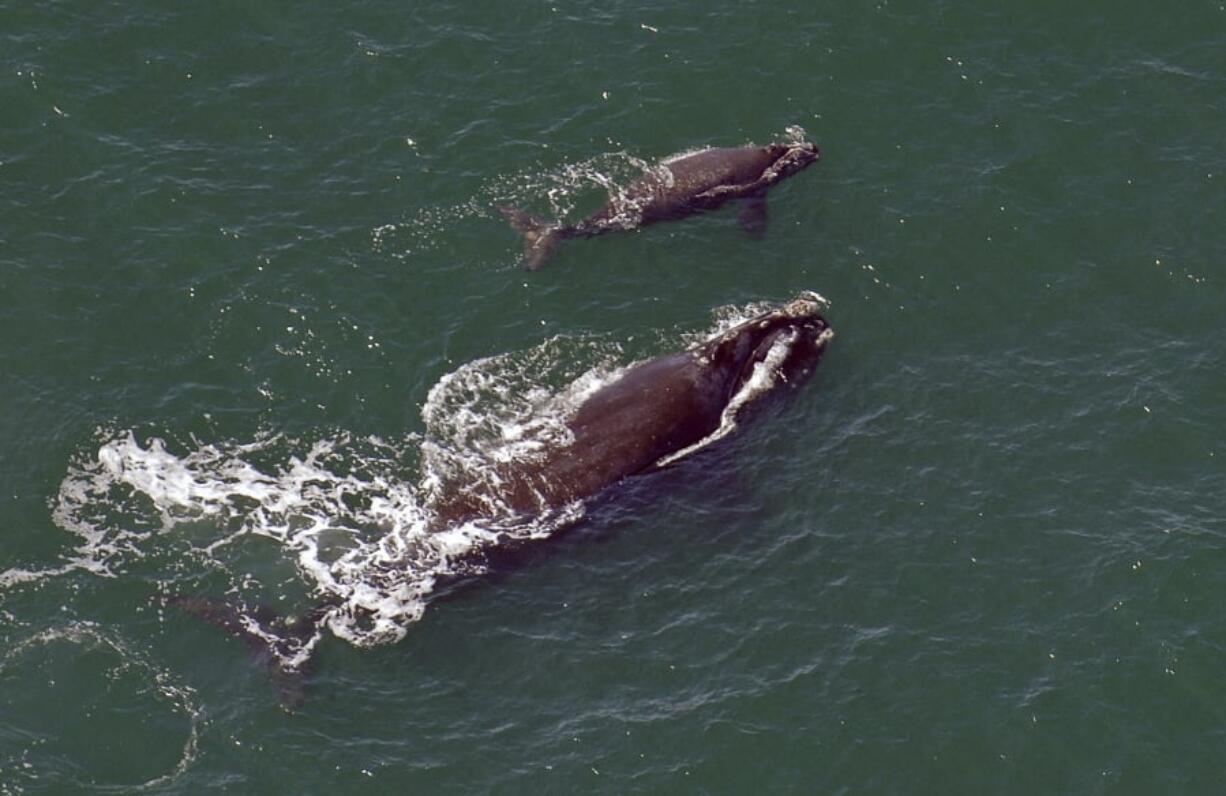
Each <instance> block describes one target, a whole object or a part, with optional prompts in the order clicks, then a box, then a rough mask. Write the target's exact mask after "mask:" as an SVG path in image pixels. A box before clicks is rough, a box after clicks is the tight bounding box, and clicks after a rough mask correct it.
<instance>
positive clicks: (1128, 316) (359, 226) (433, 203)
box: [0, 0, 1226, 796]
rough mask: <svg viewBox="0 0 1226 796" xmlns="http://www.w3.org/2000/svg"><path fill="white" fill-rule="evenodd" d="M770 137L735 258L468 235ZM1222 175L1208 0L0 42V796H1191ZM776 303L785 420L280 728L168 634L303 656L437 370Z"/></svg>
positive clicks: (238, 654) (1221, 712) (342, 11)
mask: <svg viewBox="0 0 1226 796" xmlns="http://www.w3.org/2000/svg"><path fill="white" fill-rule="evenodd" d="M792 126H797V127H799V128H801V129H803V131H804V132H805V133H806V134H807V136H808V137H809V138H811V139H812V140H814V141H815V142H816V143H817V144H818V145H819V146H820V147H821V148H822V153H823V156H822V159H821V161H820V162H819V163H818V164H816V165H814V166H813V167H811V168H810V169H808V170H807V171H805V172H803V173H801V174H799V175H796V176H795V177H793V178H791V179H790V180H788V181H786V182H784V183H782V184H781V185H779V186H777V187H776V188H774V189H773V190H772V192H771V195H770V199H769V204H770V225H769V229H768V230H767V232H766V234H765V235H764V236H763V237H762V238H760V239H759V238H754V237H752V236H748V235H746V234H744V233H743V232H742V231H741V230H740V229H739V228H738V226H737V224H736V220H735V212H734V211H732V210H728V209H725V210H720V211H717V212H714V213H711V214H707V215H704V216H701V217H695V218H691V219H687V220H684V221H679V222H676V223H669V224H660V225H656V226H652V227H648V228H645V229H643V230H641V231H637V232H632V233H627V234H617V235H607V236H602V237H599V238H594V239H590V240H577V241H568V242H567V243H565V244H564V245H563V246H562V247H560V249H559V251H558V254H557V256H556V257H555V259H554V260H553V261H552V262H551V263H550V264H549V265H548V266H547V267H546V268H545V269H544V270H541V271H539V272H534V273H528V272H525V271H524V270H523V269H522V267H521V265H520V263H519V242H518V240H517V239H516V236H515V234H514V233H513V232H512V231H511V230H510V229H509V228H508V227H507V225H506V223H505V222H504V220H503V219H502V217H501V216H500V215H499V214H498V212H497V211H496V210H495V206H496V205H497V204H499V203H503V202H511V203H516V204H522V205H524V206H527V207H531V208H533V209H534V210H536V211H538V212H548V211H551V210H555V209H560V210H564V211H568V212H570V213H572V217H575V216H577V215H579V214H581V213H583V212H586V211H590V210H591V209H593V208H594V207H595V206H596V205H598V204H599V203H600V200H601V198H602V197H603V196H604V195H605V188H604V187H602V186H601V185H600V184H599V179H597V178H598V177H600V176H602V175H603V176H606V177H616V181H622V180H624V179H626V178H627V176H628V175H632V174H633V173H634V164H635V163H638V162H643V161H645V162H652V161H655V160H657V159H659V158H663V157H666V156H668V155H670V154H673V153H676V152H680V151H685V150H691V149H694V148H697V147H704V146H737V145H741V144H745V143H748V142H751V141H752V142H766V141H770V140H775V139H778V138H781V137H783V136H785V135H786V134H787V130H788V128H790V127H792ZM1224 131H1226V7H1224V6H1223V4H1222V3H1221V2H1220V0H1211V1H1208V2H1203V1H1202V0H1191V1H1190V2H1186V3H1181V4H1178V5H1175V6H1169V5H1168V6H1164V5H1161V4H1156V3H1140V2H1133V1H1131V0H1125V1H1124V2H1117V3H1111V4H1104V3H1088V4H1071V5H1070V4H1055V3H1050V2H1037V3H1034V2H1020V1H1019V0H1008V1H1007V2H1001V3H994V4H970V3H915V2H892V1H890V2H887V1H886V0H881V1H880V2H835V3H801V2H795V1H794V0H785V1H783V2H777V3H766V2H750V1H749V0H741V1H740V2H735V3H733V2H723V1H722V0H716V1H715V2H709V3H703V4H671V5H668V4H657V3H647V2H642V0H626V1H625V2H605V3H595V2H589V1H588V0H584V1H582V2H566V0H556V1H555V2H546V3H537V2H523V3H495V2H487V0H471V2H463V3H461V2H434V3H375V2H368V1H365V0H359V1H357V2H339V3H330V4H305V5H304V4H290V3H276V2H270V3H233V2H222V3H196V4H177V5H175V4H155V3H115V2H96V3H86V2H79V0H78V1H76V2H73V1H71V0H65V1H64V2H0V540H2V543H0V794H4V795H5V796H8V795H9V794H41V793H50V794H59V793H129V792H136V791H137V790H138V789H140V790H139V792H145V793H157V794H162V793H166V794H171V793H175V794H197V793H211V792H226V793H242V794H247V793H252V794H257V793H258V794H264V793H267V794H280V793H286V794H289V793H294V794H297V793H508V794H509V793H525V794H529V793H531V794H535V793H568V794H569V793H589V792H591V793H618V794H621V793H670V794H671V793H712V794H723V793H821V794H826V793H831V794H836V793H847V794H852V793H856V794H858V793H934V794H946V793H968V794H970V793H974V794H980V793H1024V794H1032V793H1076V794H1093V793H1109V794H1114V793H1138V794H1151V793H1216V792H1220V789H1221V783H1222V782H1223V779H1224V778H1226V761H1224V759H1223V756H1222V749H1223V747H1224V746H1226V612H1224V610H1223V608H1222V605H1223V595H1224V594H1226V522H1224V520H1223V517H1224V515H1226V439H1224V437H1223V429H1224V428H1226V407H1224V400H1226V334H1224V333H1226V320H1224V319H1226V315H1224V314H1223V310H1224V308H1226V232H1224V231H1223V230H1226V143H1224V142H1226V137H1224ZM801 290H816V291H818V292H820V293H821V294H822V295H824V296H825V297H826V298H827V299H829V300H830V302H831V306H830V308H829V310H828V312H827V316H828V318H829V321H830V323H831V325H832V326H833V327H834V329H835V330H836V332H837V338H836V339H835V340H834V342H833V343H832V345H831V348H830V351H829V353H828V354H827V356H826V357H825V359H824V360H823V361H822V363H821V365H820V366H819V368H818V370H817V373H816V375H815V377H814V378H813V380H812V381H811V382H810V383H808V384H806V385H804V386H803V387H802V388H800V389H798V390H796V391H794V394H793V395H791V396H789V397H788V399H786V400H783V401H779V402H776V403H773V404H772V405H771V406H769V407H768V408H766V409H764V410H763V411H761V412H759V413H755V414H756V416H755V417H753V418H750V419H747V421H746V422H745V423H744V426H743V427H742V428H741V429H740V430H739V432H738V433H737V434H736V435H735V436H733V437H731V438H730V439H727V440H724V441H723V442H721V443H720V444H718V445H716V446H713V447H712V448H710V449H708V450H704V451H702V452H700V453H698V454H696V455H695V456H693V457H690V458H688V459H686V460H683V461H681V462H679V463H678V464H677V465H676V466H674V467H671V468H668V469H667V470H665V471H664V472H660V473H657V474H653V475H650V476H646V477H643V478H639V479H637V480H635V482H634V483H631V484H626V485H624V486H622V487H619V488H617V489H615V490H613V491H612V493H610V494H606V495H604V496H602V497H601V498H600V499H599V500H597V501H596V503H595V505H593V506H592V507H591V509H590V511H589V514H588V516H587V517H586V519H585V520H584V521H583V522H582V523H580V524H579V525H578V526H577V527H576V528H575V529H574V530H573V531H571V532H570V533H568V534H565V535H563V536H561V537H560V538H556V539H552V540H549V541H545V542H542V543H540V544H539V545H538V546H537V549H536V551H535V552H532V553H531V554H530V555H528V556H526V560H525V561H523V562H522V566H517V567H512V568H510V569H507V570H505V571H501V572H500V573H499V574H497V576H494V577H486V578H482V579H478V580H477V581H476V582H475V583H473V584H471V585H469V586H468V587H467V588H457V589H455V590H454V591H449V592H448V593H447V595H446V596H447V599H436V600H434V601H433V602H431V603H430V604H429V606H428V608H427V609H426V611H425V613H424V615H423V616H422V617H421V619H420V621H417V622H409V623H408V624H409V625H410V626H409V627H408V630H407V634H406V637H405V638H404V639H403V640H402V641H399V642H398V643H387V644H375V645H369V646H356V645H354V644H351V643H348V642H346V641H344V640H342V639H340V638H337V637H334V636H332V635H328V636H326V637H325V638H324V639H323V640H322V641H321V643H320V646H319V648H318V650H317V652H316V655H315V656H314V660H313V670H314V674H313V678H312V681H311V683H310V686H309V691H308V697H307V699H306V702H305V704H303V706H302V707H301V708H300V709H298V710H297V711H295V712H293V713H287V712H285V711H284V710H282V708H281V706H280V704H279V702H278V698H277V693H276V691H275V689H274V688H273V687H272V686H271V684H270V681H269V678H268V676H267V673H266V672H265V670H264V669H263V668H262V667H261V666H260V665H259V664H257V663H254V662H253V661H252V659H251V658H250V656H249V655H248V654H247V652H246V651H245V650H244V648H243V646H242V644H240V643H239V642H237V641H235V640H234V639H231V638H228V637H226V636H225V635H224V634H222V633H220V632H218V631H217V630H216V629H215V628H212V627H209V626H207V625H205V624H204V623H201V622H199V621H198V620H196V619H194V618H193V617H190V616H186V615H183V614H182V613H181V612H178V611H175V610H173V609H172V608H169V607H167V606H165V604H164V599H165V597H166V596H167V595H172V594H188V595H213V596H216V597H223V596H225V595H227V594H229V595H231V596H236V595H237V596H252V597H256V596H258V597H261V598H267V599H269V600H271V601H273V602H275V603H276V605H277V607H278V608H280V609H281V610H285V611H287V612H295V611H303V610H306V609H307V608H308V607H309V606H310V604H311V596H310V594H309V592H310V590H311V588H312V584H311V583H310V582H308V581H307V579H305V578H304V575H303V572H302V570H301V568H300V566H299V556H300V554H301V552H302V550H301V548H300V547H296V546H295V545H294V544H292V543H290V542H288V541H287V540H292V539H297V538H300V537H298V536H294V534H297V533H301V532H302V531H303V528H304V526H307V525H309V524H310V523H311V522H312V521H314V519H317V518H318V516H319V515H318V512H319V509H318V506H333V507H334V508H335V511H336V512H337V516H336V517H334V518H333V520H334V521H335V525H336V526H337V528H339V529H341V530H342V531H343V532H344V533H341V534H340V537H343V538H337V539H333V540H332V541H331V542H329V544H336V545H339V546H340V549H343V548H344V546H345V545H347V544H349V545H351V544H353V541H352V539H353V538H355V537H356V538H359V539H360V540H361V541H362V542H363V543H374V540H377V539H378V538H379V537H380V535H381V534H385V533H387V532H388V531H389V529H388V523H389V522H390V523H392V524H394V521H395V518H396V517H397V516H398V515H397V514H396V511H397V508H396V505H395V502H394V501H393V500H391V498H392V497H394V496H395V495H396V494H399V492H398V491H397V490H399V489H401V488H404V487H405V485H411V484H416V483H417V481H418V479H419V478H420V477H421V475H422V472H423V469H424V467H423V463H422V455H423V454H422V450H423V444H424V442H423V441H424V440H427V439H428V438H429V435H430V431H431V429H430V424H429V423H428V422H427V419H425V418H423V409H428V408H429V407H430V406H431V405H432V404H431V395H432V393H431V390H432V388H435V386H436V385H437V384H439V383H440V381H441V380H444V381H445V380H446V379H448V377H449V376H451V374H455V373H457V372H460V371H461V370H462V369H463V368H464V367H465V366H466V363H473V362H507V361H511V362H513V363H514V362H520V363H521V364H520V365H517V366H516V367H519V370H518V371H516V372H517V373H518V374H519V377H520V381H521V382H523V381H524V379H525V378H526V379H527V382H528V383H527V386H526V387H525V385H524V384H523V383H520V384H519V387H518V388H519V389H521V391H523V390H525V389H526V390H527V392H528V393H531V389H529V388H531V387H532V384H531V381H532V379H531V378H530V377H531V375H532V374H534V373H536V372H538V370H539V371H540V372H541V373H542V374H547V375H548V377H549V378H550V379H553V380H554V382H556V383H554V384H553V387H555V388H556V387H557V384H562V383H565V382H567V380H568V379H570V378H572V377H574V376H575V375H576V374H578V373H582V372H585V370H584V369H585V368H588V367H590V366H591V365H592V363H593V362H597V361H604V359H603V358H606V357H613V358H620V360H621V361H625V360H631V359H635V358H640V357H647V356H654V355H658V354H660V353H664V352H666V351H675V350H678V349H679V348H680V347H682V346H684V345H685V344H686V342H687V341H688V340H690V339H692V336H693V335H695V334H700V333H702V332H703V331H704V330H707V329H709V328H711V327H712V324H713V323H714V322H715V321H714V320H713V318H717V317H723V316H721V315H720V313H724V315H725V316H726V315H727V313H729V312H732V311H735V310H737V309H739V308H745V307H747V306H751V305H754V303H755V302H765V303H774V302H780V301H785V300H788V299H790V298H792V297H793V296H795V295H796V294H797V293H798V292H799V291H801ZM730 308H731V309H730ZM508 357H510V358H511V359H510V360H508V359H507V358H508ZM515 357H520V359H514V358H515ZM521 360H522V362H521ZM524 363H526V364H524ZM542 363H544V364H542ZM541 378H542V379H544V378H545V375H542V376H541ZM478 397H480V396H478ZM486 400H487V402H486V403H484V404H483V403H481V401H480V400H478V401H476V403H474V404H471V405H466V406H467V408H468V409H473V407H476V409H477V410H480V409H481V408H482V407H484V409H485V410H487V411H490V410H492V407H491V405H490V404H489V402H488V398H487V399H486ZM465 417H466V416H461V415H454V414H453V415H448V416H447V417H446V418H444V419H445V420H447V421H448V422H450V423H452V424H453V427H454V428H455V429H459V430H460V431H462V430H463V428H465V427H466V426H465V423H467V422H468V421H467V420H465V419H464V418H465ZM478 419H479V418H478ZM457 433H459V432H457ZM313 452H314V454H313ZM313 455H315V458H312V456H313ZM138 464H139V465H142V466H144V467H146V469H145V470H142V471H140V473H143V474H144V475H145V476H148V477H149V478H150V479H152V480H150V481H149V482H148V484H146V489H145V490H143V491H142V490H141V489H137V488H134V487H133V486H132V485H131V484H130V483H129V482H125V481H120V480H116V478H115V477H114V473H115V472H118V471H120V470H122V471H123V472H125V473H127V474H129V475H131V477H132V478H135V477H136V475H137V474H140V473H137V465H138ZM189 465H190V466H189ZM296 465H302V466H303V467H306V468H307V469H308V470H310V467H314V468H315V469H314V470H310V473H308V475H307V476H304V477H303V479H301V480H300V481H294V480H293V477H292V473H293V472H295V471H294V467H295V466H296ZM108 467H110V468H111V469H108ZM244 467H246V468H249V469H244ZM115 468H118V469H115ZM108 473H110V474H111V476H110V477H108V476H107V474H108ZM321 473H322V475H321ZM330 477H334V480H331V481H330V480H329V478H330ZM159 478H160V479H161V480H158V479H159ZM175 479H178V480H175ZM346 479H356V480H346ZM172 482H173V483H172ZM376 482H377V484H378V487H377V488H374V487H371V486H370V484H372V483H376ZM355 483H357V484H358V486H353V484H355ZM290 484H293V489H296V490H297V491H293V490H291V489H290ZM338 484H341V485H344V484H348V485H349V486H348V487H346V489H348V490H349V491H346V489H341V488H340V487H338ZM161 487H164V488H165V489H166V490H169V491H173V490H178V492H177V493H176V494H191V495H193V497H192V499H191V500H190V501H187V502H186V503H178V504H174V503H173V501H172V503H171V504H168V503H166V502H165V500H160V499H159V498H158V497H157V495H158V494H160V493H158V492H157V488H161ZM256 487H259V488H260V489H262V490H263V491H262V492H260V494H259V496H257V497H252V496H251V495H250V494H240V492H242V491H243V490H244V489H247V490H249V491H250V490H255V489H256ZM290 492H292V495H290V497H294V498H295V499H300V500H301V501H302V505H306V506H314V507H316V508H315V509H311V510H309V511H308V510H301V511H299V512H298V513H295V511H293V510H290V511H287V512H286V513H285V514H284V515H278V516H277V517H275V518H273V519H269V517H271V514H270V513H268V512H266V508H267V506H268V505H271V504H272V503H275V502H276V501H277V500H278V499H281V498H284V497H286V495H287V494H289V493H290ZM337 495H339V498H338V500H337V502H332V503H329V502H328V501H329V500H331V499H332V498H333V497H336V496H337ZM389 496H390V497H389ZM261 500H263V501H265V502H264V503H261ZM381 500H387V501H390V503H391V508H390V509H389V513H388V514H387V515H386V516H387V517H391V518H392V519H391V520H388V521H386V522H369V523H365V524H362V523H358V524H357V526H353V524H352V523H349V524H348V525H347V522H348V520H347V517H348V516H349V515H348V514H347V512H350V511H352V513H353V515H354V516H359V515H360V516H363V517H366V516H369V515H368V514H363V512H367V511H368V510H369V509H371V508H372V506H373V507H375V508H378V507H379V506H381V505H383V504H382V503H380V502H379V501H381ZM312 501H315V502H312ZM345 501H348V502H347V503H346V502H345ZM168 506H169V507H168ZM311 511H315V512H316V513H314V514H312V513H311ZM276 523H281V525H278V526H277V527H278V528H281V529H282V530H284V531H285V533H286V534H287V536H283V537H276V535H275V534H270V533H269V528H270V527H272V526H273V525H276ZM346 534H348V536H347V535H346ZM336 555H341V553H339V552H338V553H336ZM1219 566H1220V567H1221V568H1220V569H1219Z"/></svg>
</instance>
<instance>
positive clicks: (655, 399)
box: [168, 292, 834, 710]
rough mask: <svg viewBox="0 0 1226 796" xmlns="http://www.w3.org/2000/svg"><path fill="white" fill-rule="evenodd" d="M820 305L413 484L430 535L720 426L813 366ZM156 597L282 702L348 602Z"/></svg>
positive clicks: (656, 362)
mask: <svg viewBox="0 0 1226 796" xmlns="http://www.w3.org/2000/svg"><path fill="white" fill-rule="evenodd" d="M824 304H825V302H824V301H823V300H822V299H821V297H820V296H818V295H817V294H815V293H810V292H805V293H802V294H801V295H799V296H797V297H796V298H795V299H793V300H792V301H789V302H787V303H785V304H782V305H779V306H776V307H774V308H772V309H769V310H766V311H764V312H761V313H759V314H758V315H756V316H754V317H753V318H750V319H749V320H746V321H744V322H743V323H740V324H738V325H736V326H734V327H732V328H731V329H728V330H726V331H723V332H721V333H719V334H716V335H714V336H712V337H711V338H710V339H708V340H706V341H704V342H702V343H699V344H698V345H695V346H693V347H691V348H689V349H687V350H684V351H679V352H674V353H669V354H664V355H662V356H658V357H656V358H654V359H648V360H645V361H642V362H639V363H638V364H635V365H631V366H630V367H628V368H627V369H626V370H625V371H623V372H621V373H620V374H619V375H618V376H616V377H615V378H613V379H611V380H610V381H609V382H608V383H607V384H605V385H604V386H603V387H600V388H599V389H596V390H595V391H594V392H592V393H591V394H590V395H588V396H587V397H586V398H584V399H583V400H582V402H580V403H579V405H578V406H577V407H574V408H573V409H570V410H567V411H566V413H565V420H564V425H565V431H566V433H565V435H564V439H554V438H546V439H543V440H541V443H542V444H541V445H540V448H539V450H538V451H537V452H536V453H535V454H532V455H525V456H520V457H516V458H513V459H502V458H499V457H492V458H491V459H490V460H489V461H488V462H487V463H485V465H484V466H482V467H480V468H478V469H477V471H467V472H465V473H462V474H459V475H458V477H452V478H447V477H444V478H440V479H439V480H438V481H437V482H435V483H434V484H433V486H432V487H431V488H430V489H428V490H425V492H426V493H427V495H426V501H425V504H426V505H425V509H426V513H427V514H428V515H429V517H430V521H429V530H430V532H431V533H432V534H443V533H446V532H448V531H450V530H454V529H456V528H457V527H460V526H463V525H466V524H472V525H475V526H477V527H478V528H489V529H491V530H492V531H497V530H498V529H499V528H505V527H506V526H505V524H506V523H512V524H514V523H515V522H516V521H517V520H527V521H530V520H531V518H533V517H540V516H543V515H546V514H548V513H549V512H552V511H556V510H559V509H564V508H565V507H568V506H574V505H577V504H583V503H585V502H586V501H588V500H589V499H591V498H594V497H596V496H597V495H600V494H604V493H607V492H608V491H609V490H610V489H612V488H615V487H616V486H617V484H619V483H621V482H623V481H625V480H626V479H629V478H632V477H636V476H639V475H641V474H645V473H649V472H652V471H654V470H658V469H660V468H662V467H665V466H667V465H669V464H671V463H672V462H674V461H676V460H678V459H680V458H682V457H685V456H687V455H688V454H690V453H692V452H694V451H697V450H699V449H701V448H704V447H706V446H707V445H708V444H710V443H712V442H714V441H716V440H718V439H720V438H722V437H724V436H726V435H728V434H730V433H731V432H733V431H734V430H735V429H736V428H737V426H738V423H737V420H738V417H740V415H741V413H742V410H744V409H745V408H746V406H748V405H750V404H751V403H753V402H756V401H758V400H759V399H761V398H764V397H765V396H767V395H771V394H774V393H777V392H780V391H786V390H787V389H788V388H793V387H797V386H799V385H800V384H801V383H802V382H803V381H804V380H805V378H806V377H807V376H809V375H810V374H811V373H812V372H813V370H814V368H815V367H816V365H817V363H818V361H819V360H820V359H821V357H822V355H823V354H824V352H825V350H826V347H827V346H828V344H829V343H830V341H831V340H832V339H833V337H834V332H833V331H832V330H831V328H830V326H829V324H827V322H826V320H825V318H824V317H823V315H822V310H823V308H824ZM428 480H430V479H428ZM490 538H491V539H498V540H499V541H492V542H490V544H492V545H494V549H488V548H482V549H478V550H474V551H473V553H474V554H475V555H476V556H477V557H478V558H481V557H484V556H486V555H494V554H497V553H498V552H500V551H502V552H506V551H507V550H509V549H511V548H513V547H514V546H515V545H516V544H520V543H522V542H517V541H515V540H505V539H501V537H500V536H499V534H497V533H492V534H491V535H490ZM529 538H535V537H529ZM385 566H387V567H390V568H393V569H394V568H395V567H396V566H397V564H396V563H395V562H388V563H387V564H386V565H385ZM168 602H169V603H170V604H172V605H175V606H177V607H178V608H179V609H180V610H182V611H184V612H186V613H188V614H192V615H194V616H197V617H199V618H201V619H203V620H205V621H207V622H209V623H210V624H213V625H215V626H217V627H219V628H221V629H222V630H224V631H225V632H227V633H228V634H230V635H231V636H234V637H235V638H238V639H239V640H241V641H242V642H243V643H244V644H245V645H246V646H247V647H248V649H249V651H251V652H252V653H253V654H254V655H255V657H256V658H257V659H258V660H259V661H261V662H262V663H263V664H264V665H265V666H267V667H268V669H269V671H270V672H271V674H272V676H273V680H274V682H275V683H276V685H277V687H278V689H279V690H280V693H281V699H282V704H283V705H284V706H285V707H286V709H288V710H292V709H294V708H296V707H297V706H299V705H301V704H302V700H303V699H304V697H305V693H306V692H305V688H306V680H307V678H308V675H309V668H308V667H309V663H310V651H311V649H312V647H313V645H314V642H315V640H317V639H318V637H319V630H320V628H321V626H322V625H324V624H326V623H327V622H328V621H329V619H330V617H331V616H332V614H333V613H334V612H339V611H345V610H351V609H346V608H345V606H344V605H342V602H341V601H339V600H335V599H325V601H324V602H322V603H321V604H319V605H318V606H317V607H316V608H315V609H313V610H311V611H310V612H308V613H307V614H306V615H305V616H302V617H297V618H294V617H284V616H281V615H279V614H277V613H276V612H274V611H272V610H271V609H269V608H267V607H264V606H243V605H236V604H233V603H231V602H228V601H225V600H217V599H211V598H208V597H204V596H194V595H184V596H176V597H172V598H170V599H169V600H168Z"/></svg>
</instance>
